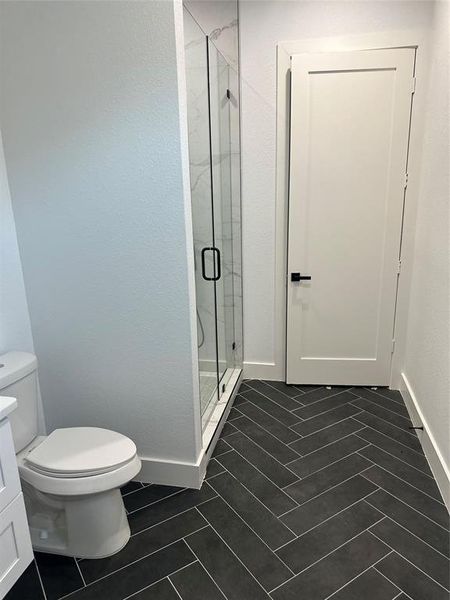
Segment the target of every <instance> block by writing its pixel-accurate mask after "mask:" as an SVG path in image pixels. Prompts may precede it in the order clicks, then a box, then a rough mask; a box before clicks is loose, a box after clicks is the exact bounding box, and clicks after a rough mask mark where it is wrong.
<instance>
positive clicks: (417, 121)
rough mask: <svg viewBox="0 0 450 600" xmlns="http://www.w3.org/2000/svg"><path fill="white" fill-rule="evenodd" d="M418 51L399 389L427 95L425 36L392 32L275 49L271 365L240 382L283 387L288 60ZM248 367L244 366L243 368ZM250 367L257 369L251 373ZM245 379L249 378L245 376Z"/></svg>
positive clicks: (395, 373)
mask: <svg viewBox="0 0 450 600" xmlns="http://www.w3.org/2000/svg"><path fill="white" fill-rule="evenodd" d="M405 47H414V48H417V58H416V69H415V75H416V77H417V86H416V91H415V94H414V110H413V119H412V128H411V139H410V146H409V159H408V160H409V168H408V171H409V180H408V197H407V205H406V206H405V219H404V225H403V241H402V275H401V278H400V281H399V289H398V298H397V311H396V324H395V339H396V346H395V353H394V356H393V361H392V372H391V382H390V387H391V388H394V389H398V387H399V386H400V379H401V368H402V361H403V356H404V347H405V340H406V323H407V313H408V301H409V300H408V299H409V291H410V284H411V275H412V268H411V264H410V263H411V261H412V257H413V255H414V252H413V250H414V232H415V222H416V210H417V199H418V194H419V175H420V160H421V152H422V135H423V115H424V112H425V111H424V106H425V99H426V89H427V85H426V84H427V64H428V62H427V60H428V59H427V56H428V44H427V31H426V30H425V29H423V30H411V31H392V32H379V33H367V34H362V35H352V36H345V37H329V38H312V39H304V40H297V41H295V40H294V41H284V42H280V43H279V44H278V45H277V132H276V135H277V146H276V152H277V154H276V214H275V227H276V234H275V236H276V239H275V322H274V328H275V331H274V346H275V350H274V351H275V358H274V363H267V364H266V363H245V364H246V368H245V376H246V377H250V376H251V377H256V376H257V375H254V374H253V373H255V372H258V373H260V375H259V376H260V377H262V378H266V379H273V380H275V379H277V380H281V381H284V378H285V348H286V259H287V256H286V239H287V216H288V201H287V199H288V184H289V182H288V170H287V168H288V167H287V163H288V150H289V147H288V135H289V128H288V116H289V115H288V102H289V94H288V90H287V85H286V81H287V77H288V74H289V68H290V56H291V55H292V54H301V53H306V52H330V51H331V52H335V51H351V50H375V49H380V48H405ZM247 365H249V366H248V367H247ZM253 365H258V366H259V368H258V369H254V368H253ZM248 373H250V374H248Z"/></svg>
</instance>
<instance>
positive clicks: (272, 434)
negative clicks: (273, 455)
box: [233, 400, 303, 446]
mask: <svg viewBox="0 0 450 600" xmlns="http://www.w3.org/2000/svg"><path fill="white" fill-rule="evenodd" d="M244 404H251V405H252V406H254V407H255V408H257V409H258V410H260V411H261V412H263V413H264V414H266V415H267V416H268V417H270V418H271V419H273V420H274V421H276V422H277V423H279V424H280V425H282V426H283V427H285V428H286V429H288V430H289V431H291V432H292V433H295V434H296V435H298V436H299V437H298V438H297V440H292V442H297V441H298V440H300V439H302V437H303V436H302V435H301V434H300V433H297V432H296V431H294V430H293V429H291V427H294V426H295V425H299V423H301V422H302V421H299V422H298V423H294V425H292V426H291V425H285V424H284V423H282V422H281V421H279V420H278V419H277V418H276V417H274V416H273V415H271V414H270V413H268V412H266V411H265V410H264V409H263V408H261V407H260V406H258V405H257V404H255V403H254V402H252V401H251V400H247V402H245V403H244ZM241 406H242V405H241ZM241 416H242V417H245V418H247V419H248V420H249V421H251V422H252V423H254V424H255V425H258V427H261V429H264V431H267V433H269V434H270V435H271V436H272V437H275V438H276V439H277V440H279V441H280V442H281V443H282V444H285V445H286V446H287V444H288V442H285V441H284V440H281V439H280V438H279V437H277V436H276V435H275V434H274V433H272V432H271V431H269V430H268V429H267V428H266V427H264V425H261V424H260V423H257V422H256V421H255V420H254V419H252V418H251V417H249V416H248V415H246V414H245V413H242V414H241ZM233 420H234V421H236V420H237V419H233ZM238 431H240V429H239V430H238ZM292 442H289V443H290V444H292Z"/></svg>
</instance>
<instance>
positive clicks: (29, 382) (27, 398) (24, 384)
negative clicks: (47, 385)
mask: <svg viewBox="0 0 450 600" xmlns="http://www.w3.org/2000/svg"><path fill="white" fill-rule="evenodd" d="M0 396H12V397H13V398H16V399H17V405H18V406H17V408H16V410H14V411H13V412H12V413H11V414H10V415H9V417H8V418H9V420H10V423H11V428H12V434H13V439H14V446H15V449H16V454H17V452H20V451H21V450H23V448H25V446H26V445H27V444H29V443H30V442H31V441H32V440H33V439H34V438H35V437H36V436H37V434H38V387H37V360H36V357H35V356H34V354H30V353H29V352H7V353H6V354H2V355H1V356H0Z"/></svg>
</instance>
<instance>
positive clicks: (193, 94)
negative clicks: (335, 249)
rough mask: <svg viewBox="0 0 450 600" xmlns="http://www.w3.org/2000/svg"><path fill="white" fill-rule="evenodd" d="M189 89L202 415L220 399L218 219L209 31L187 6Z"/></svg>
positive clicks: (185, 26) (185, 18) (187, 82)
mask: <svg viewBox="0 0 450 600" xmlns="http://www.w3.org/2000/svg"><path fill="white" fill-rule="evenodd" d="M184 33H185V42H186V46H185V48H186V89H187V109H188V135H189V171H190V180H191V182H190V183H191V203H192V225H193V238H194V260H195V289H196V305H197V306H196V311H197V315H196V318H197V334H198V335H197V346H198V362H199V377H200V401H201V413H202V415H204V414H205V412H206V411H207V410H208V408H210V407H212V406H214V405H215V403H216V402H217V400H218V396H219V395H218V367H217V330H216V320H217V315H216V290H215V284H214V281H212V280H211V279H214V278H215V269H216V268H217V261H216V262H215V261H214V258H215V254H217V253H215V252H214V251H213V250H211V249H212V248H214V220H213V206H212V172H211V156H210V143H211V139H210V126H209V120H210V119H209V112H210V111H209V91H208V83H209V82H208V48H207V43H206V39H205V34H204V33H203V31H202V30H201V29H200V27H199V26H198V24H197V23H196V22H195V21H194V19H193V18H192V17H191V15H190V14H189V13H188V12H187V11H186V10H185V11H184Z"/></svg>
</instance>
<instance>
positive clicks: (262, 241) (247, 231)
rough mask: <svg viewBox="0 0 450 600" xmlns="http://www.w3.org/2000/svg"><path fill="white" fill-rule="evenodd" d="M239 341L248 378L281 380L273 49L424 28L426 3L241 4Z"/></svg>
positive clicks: (249, 0)
mask: <svg viewBox="0 0 450 600" xmlns="http://www.w3.org/2000/svg"><path fill="white" fill-rule="evenodd" d="M239 6H240V11H239V17H240V40H241V75H242V96H241V98H242V205H243V273H244V339H245V367H246V374H247V376H255V375H256V374H257V376H262V377H267V378H272V379H283V378H284V344H283V327H284V320H283V318H281V319H278V320H279V322H277V317H279V315H277V314H276V311H277V310H281V309H284V307H281V309H280V308H278V307H276V304H275V295H276V290H277V286H280V285H283V281H278V280H277V279H276V276H275V275H276V269H275V265H276V257H277V253H280V251H282V248H283V246H284V245H285V244H286V240H285V239H276V237H275V208H276V204H275V164H276V163H275V160H276V45H277V43H278V42H281V41H286V40H306V39H309V38H321V37H335V36H345V35H358V34H364V33H376V32H385V31H399V30H410V29H415V30H417V29H419V30H420V29H426V28H427V27H428V25H429V23H430V22H431V18H432V8H433V6H432V3H431V2H426V1H425V2H415V1H411V2H410V1H400V2H396V1H392V2H379V1H371V0H363V1H359V2H353V1H330V2H321V1H319V0H314V1H303V0H296V1H294V2H291V1H289V0H288V1H284V0H272V1H260V0H241V2H240V4H239Z"/></svg>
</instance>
